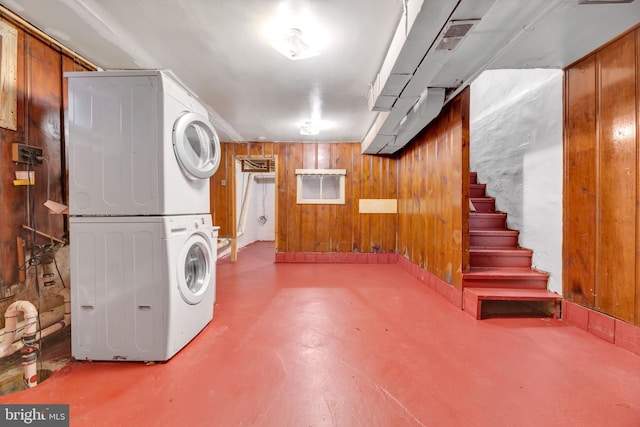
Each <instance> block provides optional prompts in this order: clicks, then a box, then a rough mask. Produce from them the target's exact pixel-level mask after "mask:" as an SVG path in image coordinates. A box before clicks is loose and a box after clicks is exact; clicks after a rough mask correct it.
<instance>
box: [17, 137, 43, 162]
mask: <svg viewBox="0 0 640 427" xmlns="http://www.w3.org/2000/svg"><path fill="white" fill-rule="evenodd" d="M39 157H42V148H38V147H32V146H31V145H26V144H19V143H17V142H14V143H13V146H12V147H11V159H12V160H13V161H14V162H18V163H31V164H38V165H39V164H42V160H41V159H38V158H39Z"/></svg>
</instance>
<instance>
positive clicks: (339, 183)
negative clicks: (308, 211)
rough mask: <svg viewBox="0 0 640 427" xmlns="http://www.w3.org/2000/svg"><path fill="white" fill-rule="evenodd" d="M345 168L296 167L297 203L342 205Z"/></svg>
mask: <svg viewBox="0 0 640 427" xmlns="http://www.w3.org/2000/svg"><path fill="white" fill-rule="evenodd" d="M346 175H347V170H346V169H296V179H297V202H298V204H316V205H320V204H326V205H344V192H345V191H344V187H345V186H344V180H345V176H346Z"/></svg>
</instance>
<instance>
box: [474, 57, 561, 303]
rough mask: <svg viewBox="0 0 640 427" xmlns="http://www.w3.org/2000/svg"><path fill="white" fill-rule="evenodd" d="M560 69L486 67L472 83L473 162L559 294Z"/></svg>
mask: <svg viewBox="0 0 640 427" xmlns="http://www.w3.org/2000/svg"><path fill="white" fill-rule="evenodd" d="M562 75H563V73H562V71H561V70H542V69H537V70H490V71H485V72H484V73H483V74H482V75H481V76H480V77H479V78H478V79H476V80H475V81H474V82H473V83H472V85H471V115H470V137H471V145H470V164H471V171H476V172H478V182H480V183H486V184H487V194H488V195H489V196H492V197H495V198H496V209H497V210H500V211H503V212H507V213H508V217H507V218H508V227H509V228H512V229H515V230H519V231H520V241H519V243H520V246H521V247H524V248H529V249H532V250H533V251H534V255H533V266H534V268H537V269H540V270H543V271H546V272H548V273H549V274H550V276H549V284H548V287H549V289H550V290H552V291H555V292H558V293H562V179H563V174H562Z"/></svg>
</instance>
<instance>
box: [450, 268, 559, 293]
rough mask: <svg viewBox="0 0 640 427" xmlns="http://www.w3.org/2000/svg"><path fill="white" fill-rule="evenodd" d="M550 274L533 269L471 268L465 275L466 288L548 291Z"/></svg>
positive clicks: (464, 284) (464, 283)
mask: <svg viewBox="0 0 640 427" xmlns="http://www.w3.org/2000/svg"><path fill="white" fill-rule="evenodd" d="M548 278H549V274H547V273H544V272H541V271H537V270H532V269H531V268H524V267H518V268H495V267H471V269H470V271H469V272H468V273H463V275H462V279H463V286H464V287H465V288H516V289H547V279H548Z"/></svg>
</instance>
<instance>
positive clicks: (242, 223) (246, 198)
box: [218, 173, 254, 250]
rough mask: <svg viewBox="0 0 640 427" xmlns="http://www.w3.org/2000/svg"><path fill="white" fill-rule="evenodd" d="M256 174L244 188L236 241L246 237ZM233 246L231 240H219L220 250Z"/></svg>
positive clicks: (249, 176) (250, 177) (250, 176)
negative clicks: (245, 232)
mask: <svg viewBox="0 0 640 427" xmlns="http://www.w3.org/2000/svg"><path fill="white" fill-rule="evenodd" d="M253 176H254V174H252V173H250V174H249V175H248V178H249V179H248V180H247V185H246V187H245V188H244V194H243V196H242V206H241V207H240V218H239V219H238V229H237V233H236V240H239V239H240V238H241V237H242V236H244V231H245V228H246V227H247V214H248V212H249V203H250V202H251V200H250V199H251V192H252V190H253V182H254V179H253ZM229 245H231V239H229V238H223V239H218V250H220V249H223V248H226V247H227V246H229Z"/></svg>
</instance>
